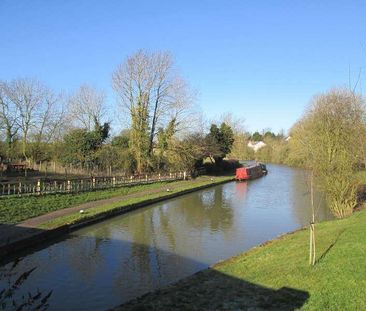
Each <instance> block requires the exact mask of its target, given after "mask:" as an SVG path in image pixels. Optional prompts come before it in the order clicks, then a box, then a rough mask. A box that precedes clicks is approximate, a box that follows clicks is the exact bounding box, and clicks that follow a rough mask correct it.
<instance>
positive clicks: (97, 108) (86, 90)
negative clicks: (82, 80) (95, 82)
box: [68, 84, 106, 131]
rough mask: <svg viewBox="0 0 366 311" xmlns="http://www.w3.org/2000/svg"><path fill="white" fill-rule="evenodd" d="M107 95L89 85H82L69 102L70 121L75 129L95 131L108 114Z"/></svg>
mask: <svg viewBox="0 0 366 311" xmlns="http://www.w3.org/2000/svg"><path fill="white" fill-rule="evenodd" d="M105 101H106V95H105V93H104V92H102V91H99V90H97V89H95V88H93V87H91V86H89V85H86V84H84V85H82V86H81V87H80V88H79V90H78V91H77V92H76V93H75V94H74V95H72V96H71V97H70V98H69V100H68V111H69V116H68V117H69V119H70V121H71V123H72V124H73V126H74V127H81V128H85V129H87V130H88V131H91V130H93V128H94V126H95V122H98V123H99V124H100V123H101V122H102V118H103V117H104V116H105V114H106V103H105Z"/></svg>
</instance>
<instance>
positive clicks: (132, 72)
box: [112, 50, 192, 155]
mask: <svg viewBox="0 0 366 311" xmlns="http://www.w3.org/2000/svg"><path fill="white" fill-rule="evenodd" d="M112 81H113V88H114V90H115V91H116V93H117V94H118V96H119V99H120V102H121V105H122V108H123V109H124V111H126V112H128V113H129V115H130V117H131V123H133V122H134V121H135V122H141V121H143V123H144V125H141V126H137V127H136V125H134V124H131V127H132V129H133V128H135V129H136V128H137V129H138V130H140V131H145V130H146V131H147V132H146V133H141V134H142V136H144V135H145V136H147V154H148V155H152V152H153V143H154V138H155V137H156V135H157V133H158V129H159V128H164V127H165V126H166V125H167V124H168V123H169V122H170V121H171V120H172V119H175V124H176V125H177V130H178V129H179V128H180V127H183V126H184V125H185V124H184V123H185V122H184V121H187V120H188V118H187V116H188V115H189V114H188V110H189V107H190V105H191V102H192V101H191V100H192V97H191V95H190V92H189V89H188V86H187V84H186V83H185V81H184V80H183V79H182V78H181V77H180V76H179V75H178V74H177V72H176V70H175V69H174V63H173V59H172V56H171V55H170V54H169V53H166V52H159V53H148V52H146V51H143V50H140V51H138V52H137V53H135V54H134V55H132V56H130V57H128V58H127V59H126V61H125V62H124V63H122V64H121V65H120V66H118V68H117V69H116V70H115V72H114V73H113V77H112ZM144 118H145V119H146V120H144ZM140 137H141V135H140ZM144 139H146V138H144ZM131 143H134V142H133V141H132V142H131ZM143 145H144V144H143Z"/></svg>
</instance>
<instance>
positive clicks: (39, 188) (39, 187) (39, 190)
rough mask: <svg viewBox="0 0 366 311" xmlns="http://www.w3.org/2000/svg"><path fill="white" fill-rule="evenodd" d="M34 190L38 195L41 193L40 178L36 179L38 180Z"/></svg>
mask: <svg viewBox="0 0 366 311" xmlns="http://www.w3.org/2000/svg"><path fill="white" fill-rule="evenodd" d="M36 191H37V194H38V195H40V194H41V180H40V179H38V181H37V189H36Z"/></svg>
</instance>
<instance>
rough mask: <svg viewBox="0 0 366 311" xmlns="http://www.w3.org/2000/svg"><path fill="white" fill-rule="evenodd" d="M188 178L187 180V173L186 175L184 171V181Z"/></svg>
mask: <svg viewBox="0 0 366 311" xmlns="http://www.w3.org/2000/svg"><path fill="white" fill-rule="evenodd" d="M186 178H187V173H186V171H184V172H183V180H186Z"/></svg>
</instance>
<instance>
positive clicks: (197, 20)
mask: <svg viewBox="0 0 366 311" xmlns="http://www.w3.org/2000/svg"><path fill="white" fill-rule="evenodd" d="M0 20H1V26H0V79H12V78H16V77H36V78H38V79H40V80H41V81H42V82H44V83H46V84H48V85H49V86H51V87H52V88H54V89H56V90H65V91H72V90H75V89H77V88H78V86H79V85H81V84H83V83H89V84H91V85H93V86H95V87H98V88H102V89H105V90H106V91H107V93H108V96H109V103H110V104H112V103H113V102H114V95H113V92H112V90H111V86H110V85H111V74H112V72H113V70H114V69H115V68H116V66H117V65H118V64H119V63H121V62H122V61H123V60H124V58H125V57H126V56H127V55H129V54H131V53H133V52H135V51H136V50H138V49H141V48H143V49H147V50H150V51H155V50H168V51H171V52H172V54H173V55H174V56H175V60H176V63H177V66H178V68H179V70H180V71H181V73H182V74H183V75H184V77H185V78H186V79H187V80H188V81H189V83H190V84H191V85H192V87H193V88H195V89H196V90H197V91H198V92H199V97H198V104H199V105H200V107H201V110H202V111H203V112H204V114H205V116H207V117H208V118H215V117H216V116H219V115H220V114H222V113H225V112H232V113H233V114H234V115H236V116H238V117H241V118H244V119H245V126H246V128H247V129H248V130H250V131H255V130H261V129H263V128H271V129H272V130H274V131H279V130H280V129H285V130H287V129H289V128H290V127H291V125H292V124H293V123H294V122H295V121H296V120H297V119H298V118H299V117H300V116H301V114H302V113H303V111H304V109H305V107H306V105H307V104H308V102H309V100H310V99H311V97H312V96H313V95H314V94H317V93H319V92H323V91H326V90H328V89H329V88H331V87H335V86H344V85H348V82H349V76H351V78H352V79H353V80H356V78H357V75H358V72H359V70H363V74H362V75H361V81H360V82H361V83H360V88H359V91H361V92H362V87H366V86H365V82H366V76H365V75H366V1H336V0H333V1H305V0H304V1H296V0H295V1H294V0H293V1H290V0H289V1H277V0H267V1H264V0H263V1H258V0H257V1H254V0H253V1H244V0H242V1H235V0H232V1H151V0H150V1H148V0H147V1H139V0H134V1H132V0H131V1H122V0H121V1H112V0H109V1H102V0H100V1H93V0H88V1H77V0H73V1H72V0H53V1H46V0H44V1H37V0H32V1H26V0H24V1H17V0H0ZM349 68H350V69H351V75H349ZM115 126H117V124H115Z"/></svg>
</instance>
